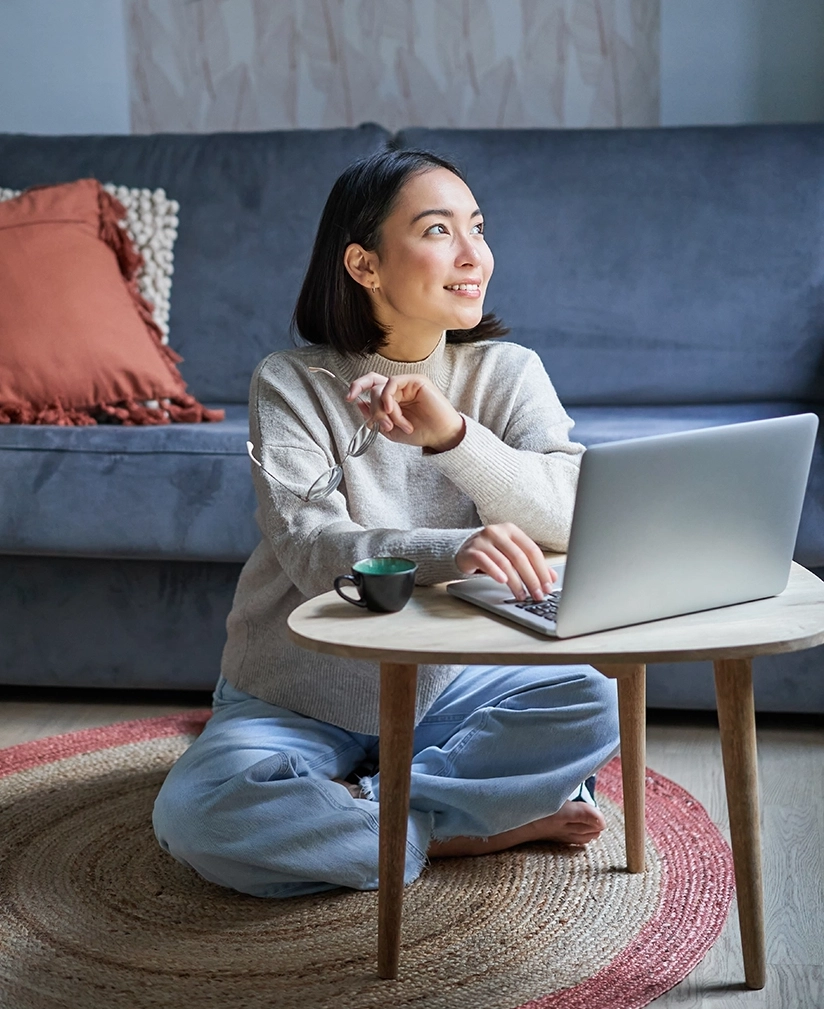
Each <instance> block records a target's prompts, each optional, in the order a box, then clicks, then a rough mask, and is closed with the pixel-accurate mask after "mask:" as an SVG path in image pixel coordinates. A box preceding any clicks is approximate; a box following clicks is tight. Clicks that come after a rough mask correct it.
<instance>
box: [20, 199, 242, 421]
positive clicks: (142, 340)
mask: <svg viewBox="0 0 824 1009" xmlns="http://www.w3.org/2000/svg"><path fill="white" fill-rule="evenodd" d="M124 217H125V208H124V207H123V205H122V204H121V203H120V202H119V201H118V200H116V199H115V198H114V197H113V196H112V195H111V194H110V193H107V192H106V191H105V190H104V189H103V187H102V186H101V185H100V183H99V182H97V181H96V180H95V179H81V180H79V181H78V182H70V183H66V184H65V185H59V186H39V187H35V188H33V189H29V190H27V191H26V192H25V193H23V194H22V195H21V196H19V197H17V198H16V199H12V200H8V201H6V202H3V203H0V423H17V424H95V423H97V422H98V421H103V422H111V421H115V422H118V421H119V422H120V423H123V424H168V423H170V422H171V421H189V422H191V421H203V420H221V419H222V417H223V412H222V411H217V410H207V409H205V408H204V407H203V406H201V404H200V403H198V402H197V400H196V399H194V397H193V396H190V395H189V394H188V393H187V392H186V384H185V382H184V381H183V378H182V376H181V375H180V372H179V371H178V370H177V368H176V366H175V365H176V362H178V361H180V360H181V358H180V357H179V355H177V354H176V353H175V352H174V351H173V350H171V349H170V348H169V347H168V345H164V343H163V342H162V334H161V332H160V330H159V328H158V326H157V323H156V322H155V320H154V319H153V317H152V306H151V305H150V304H149V302H147V301H146V300H145V299H144V298H143V297H142V296H141V294H140V293H139V291H138V289H137V284H136V281H135V275H136V273H137V271H138V269H139V268H140V266H141V265H142V262H143V261H142V257H141V256H140V253H139V252H138V251H137V249H136V248H135V246H134V243H133V242H132V240H131V239H130V237H129V236H128V234H127V233H126V232H125V231H124V230H123V229H122V228H120V227H118V221H119V220H121V219H123V218H124ZM147 403H148V404H149V405H147Z"/></svg>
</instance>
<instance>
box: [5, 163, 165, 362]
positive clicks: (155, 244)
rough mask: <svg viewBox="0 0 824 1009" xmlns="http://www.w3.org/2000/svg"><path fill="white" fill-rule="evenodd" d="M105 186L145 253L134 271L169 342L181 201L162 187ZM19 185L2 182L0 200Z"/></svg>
mask: <svg viewBox="0 0 824 1009" xmlns="http://www.w3.org/2000/svg"><path fill="white" fill-rule="evenodd" d="M103 188H104V189H105V190H106V192H107V193H111V194H112V196H114V198H115V199H116V200H119V201H120V202H121V203H122V204H123V206H124V207H125V208H126V216H125V218H121V220H119V221H118V222H117V224H118V227H120V228H123V230H124V231H126V232H127V233H128V235H129V238H131V240H132V241H133V242H134V244H135V246H136V247H137V251H138V252H139V253H140V255H141V256H142V257H143V264H142V266H140V267H139V268H138V271H137V273H136V274H135V280H136V281H137V289H138V291H139V292H140V293H141V294H142V295H143V297H144V298H145V299H146V301H148V302H149V304H150V305H151V306H152V318H153V319H154V321H155V322H156V323H157V328H158V329H159V330H160V332H161V333H162V334H163V342H164V343H168V342H169V309H170V295H171V290H172V274H173V273H174V244H175V239H176V238H177V225H178V217H177V212H178V211H179V210H180V204H179V203H178V202H177V200H172V199H169V197H168V196H167V195H166V191H165V190H163V189H137V188H135V187H132V188H131V189H130V188H128V187H127V186H116V185H115V184H114V183H113V182H106V183H104V184H103ZM21 192H22V190H20V189H6V188H4V187H3V186H0V203H2V202H3V201H4V200H13V199H15V198H16V197H18V196H19V195H20V193H21Z"/></svg>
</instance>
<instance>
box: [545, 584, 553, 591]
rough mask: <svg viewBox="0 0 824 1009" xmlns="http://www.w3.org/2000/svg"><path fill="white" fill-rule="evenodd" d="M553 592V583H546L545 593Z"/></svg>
mask: <svg viewBox="0 0 824 1009" xmlns="http://www.w3.org/2000/svg"><path fill="white" fill-rule="evenodd" d="M551 591H552V582H544V592H551Z"/></svg>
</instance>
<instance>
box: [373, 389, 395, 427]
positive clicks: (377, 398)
mask: <svg viewBox="0 0 824 1009" xmlns="http://www.w3.org/2000/svg"><path fill="white" fill-rule="evenodd" d="M382 393H383V388H382V387H381V388H373V389H372V392H371V407H370V415H371V417H372V421H373V423H375V424H377V425H378V427H379V428H380V429H381V431H383V432H384V433H388V432H389V431H391V430H392V428H393V427H394V426H395V425H394V424H393V422H392V419H391V418H390V417H389V416H388V414H387V412H386V410H384V408H383V396H382Z"/></svg>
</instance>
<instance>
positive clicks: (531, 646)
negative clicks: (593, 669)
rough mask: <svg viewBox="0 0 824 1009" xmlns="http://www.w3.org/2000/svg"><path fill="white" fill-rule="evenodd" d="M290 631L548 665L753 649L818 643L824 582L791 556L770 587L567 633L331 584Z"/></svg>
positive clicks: (347, 644)
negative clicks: (744, 598) (711, 605)
mask: <svg viewBox="0 0 824 1009" xmlns="http://www.w3.org/2000/svg"><path fill="white" fill-rule="evenodd" d="M288 623H289V633H290V636H291V638H292V640H293V641H294V642H295V643H296V644H298V645H301V646H302V647H303V648H308V649H310V650H311V651H316V652H325V653H327V654H329V655H340V656H343V657H346V658H362V659H373V660H375V661H379V662H395V663H449V664H453V663H454V664H456V665H457V664H463V665H473V664H477V663H497V664H501V665H504V664H513V665H515V664H519V665H556V664H567V663H568V664H573V663H577V662H585V663H590V664H595V663H599V662H600V663H648V662H667V661H669V662H677V661H687V660H690V659H735V658H751V657H754V656H756V655H769V654H775V653H778V652H794V651H800V650H801V649H804V648H811V647H813V646H814V645H819V644H822V643H824V582H822V581H821V580H820V579H819V578H817V577H816V576H815V575H814V574H812V573H811V572H810V571H807V570H806V568H803V567H801V565H799V564H795V563H794V564H793V565H792V571H791V573H790V580H789V584H788V585H787V588H786V589H785V590H784V591H783V592H782V593H781V594H780V595H778V596H773V597H772V598H770V599H759V600H756V601H755V602H749V603H740V604H738V605H735V606H723V607H720V608H719V609H713V610H703V611H702V612H700V613H689V614H686V615H685V616H680V617H669V618H667V619H665V620H655V621H652V622H650V623H646V624H634V625H633V626H631V627H621V628H618V629H616V630H609V631H599V632H598V633H595V634H585V635H581V636H579V637H574V638H563V639H562V638H547V637H544V636H543V635H541V634H538V633H536V632H533V631H530V630H528V629H527V628H525V627H521V626H519V625H518V624H513V623H511V622H510V621H508V620H505V619H503V618H501V617H496V616H494V615H493V614H491V613H488V612H486V611H485V610H482V609H480V608H478V607H477V606H473V605H472V604H471V603H467V602H464V601H463V600H461V599H456V598H455V597H454V596H450V595H449V594H448V593H447V591H446V583H444V584H441V585H433V586H428V587H423V586H419V587H417V588H416V589H415V591H414V593H413V595H412V598H411V599H410V601H409V602H408V603H407V605H406V606H405V608H404V609H403V610H401V611H400V613H370V612H369V611H367V610H364V609H360V608H358V607H356V606H352V605H350V604H348V603H345V602H344V601H343V600H342V599H341V598H340V597H339V596H338V595H337V594H336V593H335V592H326V593H324V594H323V595H320V596H315V598H314V599H309V600H307V601H306V602H305V603H303V604H302V605H300V606H298V607H297V608H296V609H295V610H293V611H292V613H291V614H290V616H289V621H288Z"/></svg>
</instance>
